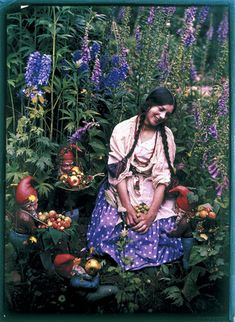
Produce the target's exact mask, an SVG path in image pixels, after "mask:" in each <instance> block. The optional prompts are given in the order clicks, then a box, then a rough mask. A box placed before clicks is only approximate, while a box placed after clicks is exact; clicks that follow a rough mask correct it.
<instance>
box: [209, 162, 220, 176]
mask: <svg viewBox="0 0 235 322" xmlns="http://www.w3.org/2000/svg"><path fill="white" fill-rule="evenodd" d="M208 172H209V173H210V175H211V177H212V178H213V179H216V178H217V177H218V176H219V175H220V171H219V169H218V166H217V164H216V162H215V161H214V162H213V163H212V164H211V165H209V166H208Z"/></svg>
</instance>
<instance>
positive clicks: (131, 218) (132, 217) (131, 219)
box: [117, 179, 140, 226]
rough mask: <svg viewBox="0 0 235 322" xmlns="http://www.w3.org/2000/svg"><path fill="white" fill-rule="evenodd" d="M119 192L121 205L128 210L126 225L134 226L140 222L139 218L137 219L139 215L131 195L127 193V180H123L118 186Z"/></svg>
mask: <svg viewBox="0 0 235 322" xmlns="http://www.w3.org/2000/svg"><path fill="white" fill-rule="evenodd" d="M117 192H118V195H119V198H120V200H121V203H122V205H123V207H124V208H126V212H127V215H126V223H127V224H128V225H130V226H134V225H136V224H137V223H138V222H139V220H140V219H139V218H137V213H136V210H135V209H134V207H133V206H132V205H131V202H130V197H129V193H128V191H127V185H126V180H125V179H124V180H122V181H121V182H120V183H119V184H118V185H117Z"/></svg>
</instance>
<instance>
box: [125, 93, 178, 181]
mask: <svg viewBox="0 0 235 322" xmlns="http://www.w3.org/2000/svg"><path fill="white" fill-rule="evenodd" d="M167 104H169V105H173V112H172V113H174V112H175V110H176V108H177V103H176V99H175V97H174V95H173V94H172V93H171V92H170V90H169V89H167V88H165V87H157V88H155V89H154V90H152V91H151V92H150V94H149V95H148V96H147V98H146V100H145V102H144V103H143V104H142V106H141V108H140V114H139V126H138V128H137V131H136V134H135V137H134V142H133V145H132V147H131V149H130V151H129V152H128V153H127V155H126V157H125V159H129V158H130V157H131V155H132V154H133V152H134V150H135V147H136V144H137V142H138V139H139V135H140V132H141V130H142V128H143V126H144V121H145V117H146V114H147V112H148V111H149V109H150V108H151V107H153V106H162V105H167ZM156 131H159V132H160V134H161V137H162V143H163V148H164V153H165V157H166V160H167V163H168V166H169V169H170V172H171V177H173V176H174V175H175V172H174V169H173V167H172V165H171V160H170V155H169V147H168V141H167V135H166V129H165V124H164V123H161V124H159V125H158V126H157V127H156Z"/></svg>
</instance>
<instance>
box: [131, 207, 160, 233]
mask: <svg viewBox="0 0 235 322" xmlns="http://www.w3.org/2000/svg"><path fill="white" fill-rule="evenodd" d="M155 218H156V215H155V214H154V213H151V212H148V213H147V214H141V216H140V217H139V222H138V223H137V224H136V225H135V226H134V227H132V229H133V230H134V231H136V232H137V233H140V234H145V233H146V232H147V231H148V230H149V227H150V226H151V225H152V223H153V222H154V219H155Z"/></svg>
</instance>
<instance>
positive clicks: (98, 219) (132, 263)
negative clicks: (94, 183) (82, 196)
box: [87, 186, 183, 270]
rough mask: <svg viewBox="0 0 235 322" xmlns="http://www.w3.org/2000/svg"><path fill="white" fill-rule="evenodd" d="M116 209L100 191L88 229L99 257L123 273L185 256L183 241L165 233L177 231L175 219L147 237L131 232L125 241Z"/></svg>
mask: <svg viewBox="0 0 235 322" xmlns="http://www.w3.org/2000/svg"><path fill="white" fill-rule="evenodd" d="M119 216H120V215H119V214H118V212H117V209H116V208H114V207H112V206H111V205H109V204H108V203H107V201H106V200H105V196H104V186H102V187H101V189H100V191H99V194H98V197H97V200H96V205H95V208H94V210H93V213H92V217H91V222H90V224H89V226H88V232H87V241H88V247H94V248H95V251H96V252H97V253H98V254H100V255H105V254H108V255H110V256H111V257H112V258H113V259H114V260H115V261H116V262H117V263H118V264H119V265H120V266H121V267H122V268H123V269H124V270H138V269H141V268H144V267H151V266H159V265H161V264H164V263H169V262H172V261H174V260H176V259H178V258H180V257H181V256H182V255H183V248H182V243H181V238H172V237H171V238H170V237H168V236H167V234H166V231H169V230H171V229H172V228H174V227H175V218H176V217H169V218H166V219H159V220H157V221H155V222H154V223H153V224H152V226H151V227H150V228H149V230H148V231H147V232H146V233H145V234H139V233H137V232H134V231H133V230H131V229H128V232H127V235H126V236H125V237H123V223H119V224H117V222H118V219H119Z"/></svg>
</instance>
